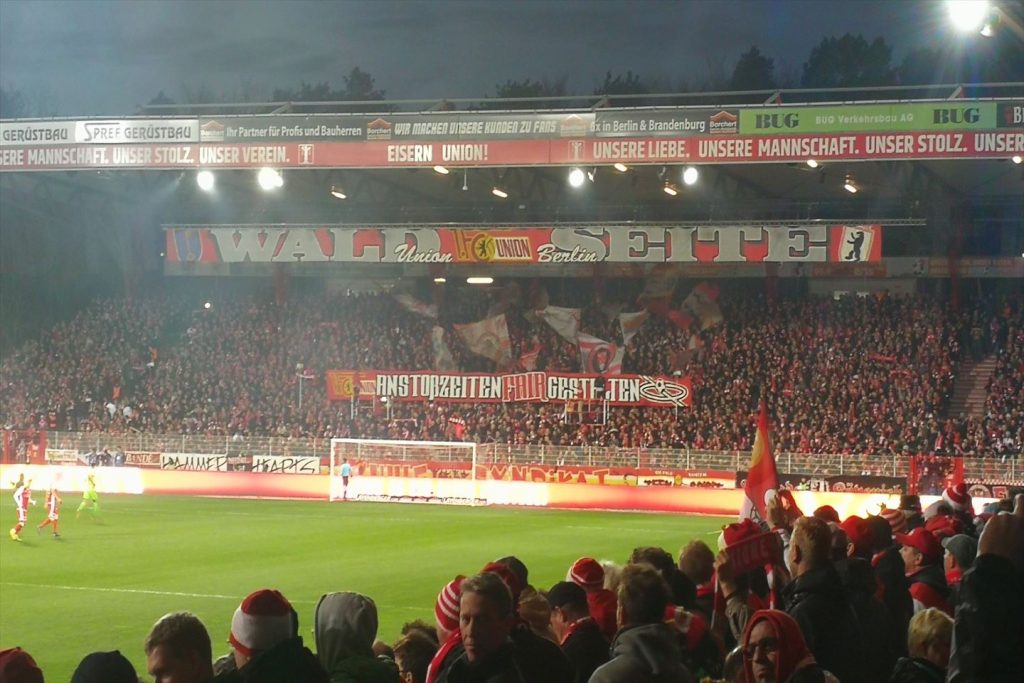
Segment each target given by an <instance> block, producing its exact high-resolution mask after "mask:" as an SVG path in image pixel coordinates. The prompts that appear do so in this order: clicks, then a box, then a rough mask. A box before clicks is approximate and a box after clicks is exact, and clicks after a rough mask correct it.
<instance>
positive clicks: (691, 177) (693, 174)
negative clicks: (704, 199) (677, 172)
mask: <svg viewBox="0 0 1024 683" xmlns="http://www.w3.org/2000/svg"><path fill="white" fill-rule="evenodd" d="M699 179H700V171H698V170H697V168H696V167H695V166H687V167H686V170H684V171H683V182H684V183H686V184H687V185H693V184H694V183H696V182H697V180H699Z"/></svg>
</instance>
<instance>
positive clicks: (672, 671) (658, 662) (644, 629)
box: [590, 624, 693, 683]
mask: <svg viewBox="0 0 1024 683" xmlns="http://www.w3.org/2000/svg"><path fill="white" fill-rule="evenodd" d="M611 655H612V659H611V661H610V662H608V663H607V664H604V665H603V666H600V667H598V669H597V671H595V672H594V675H593V676H591V677H590V683H693V676H692V675H691V674H690V672H689V671H688V670H687V669H686V667H685V666H683V664H682V661H681V659H680V658H681V653H680V651H679V645H678V643H677V641H676V637H675V634H674V633H673V631H672V628H671V627H669V626H666V625H665V624H643V625H641V626H630V627H626V628H624V629H622V630H621V631H619V634H618V635H617V636H616V637H615V640H614V641H613V642H612V650H611Z"/></svg>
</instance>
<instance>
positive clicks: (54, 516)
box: [36, 486, 60, 538]
mask: <svg viewBox="0 0 1024 683" xmlns="http://www.w3.org/2000/svg"><path fill="white" fill-rule="evenodd" d="M59 520H60V496H59V495H57V487H56V486H53V487H51V488H50V492H49V493H47V494H46V519H44V520H43V522H42V524H40V525H39V526H37V527H36V533H41V532H42V530H43V527H44V526H47V525H51V526H53V537H54V538H60V534H59V533H57V522H58V521H59Z"/></svg>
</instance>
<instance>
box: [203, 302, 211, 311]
mask: <svg viewBox="0 0 1024 683" xmlns="http://www.w3.org/2000/svg"><path fill="white" fill-rule="evenodd" d="M212 307H213V304H211V303H210V302H209V301H207V302H206V303H205V304H203V308H205V309H206V310H210V308H212Z"/></svg>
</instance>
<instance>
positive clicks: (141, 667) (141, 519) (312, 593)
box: [0, 491, 732, 681]
mask: <svg viewBox="0 0 1024 683" xmlns="http://www.w3.org/2000/svg"><path fill="white" fill-rule="evenodd" d="M34 495H35V498H36V499H37V500H40V498H41V495H42V494H41V492H39V491H36V492H35V494H34ZM79 501H80V499H79V498H78V497H76V496H74V495H71V494H69V495H67V496H65V498H64V505H63V508H62V511H61V512H62V514H61V526H60V531H61V536H62V537H61V538H60V539H53V538H51V537H50V534H49V530H48V529H44V533H43V534H42V535H37V534H36V531H35V525H37V524H38V523H39V522H41V521H42V520H43V518H44V514H43V511H42V505H41V502H42V501H41V500H40V505H38V506H36V507H32V508H30V509H29V524H28V526H26V528H25V529H24V530H23V531H22V534H21V535H22V538H23V539H24V540H23V541H22V542H21V543H16V542H14V541H12V540H11V539H10V538H9V537H8V535H7V529H8V528H10V527H11V526H13V524H14V521H15V518H16V515H15V511H14V503H13V501H12V500H10V496H8V495H4V496H3V505H2V507H0V511H2V520H3V527H2V528H3V536H2V537H0V648H6V647H14V646H21V647H23V648H25V649H26V650H27V651H28V652H30V653H31V654H32V655H33V656H34V657H35V659H36V661H37V662H38V663H39V665H40V667H41V668H42V669H43V673H44V675H45V677H46V680H48V681H61V680H68V679H70V678H71V673H72V672H73V671H74V668H75V667H76V666H77V664H78V662H79V661H80V660H81V658H82V657H83V656H84V655H86V654H87V653H89V652H93V651H96V650H114V649H118V650H121V652H122V653H124V654H125V655H126V656H127V657H128V658H129V659H130V660H131V661H132V663H133V664H134V665H135V668H136V671H137V672H138V673H140V674H142V675H143V678H144V679H145V678H147V677H146V676H145V657H144V654H143V650H142V641H143V638H145V636H146V633H147V632H148V631H149V627H150V626H151V625H152V624H153V622H154V621H156V619H157V618H159V617H160V616H161V615H163V614H165V613H167V612H171V611H175V610H189V611H191V612H194V613H195V614H197V615H198V616H199V617H200V618H201V619H202V620H203V622H204V623H205V624H206V626H207V628H208V629H209V631H210V636H211V638H212V640H213V649H214V656H219V655H221V654H225V653H227V651H228V645H227V636H228V631H229V628H230V623H231V615H232V613H233V612H234V610H235V608H236V607H237V606H238V603H239V602H240V601H241V599H242V598H243V597H244V596H245V595H246V594H248V593H249V592H251V591H253V590H255V589H257V588H264V587H271V588H277V589H279V590H281V592H283V593H284V595H285V596H286V597H287V598H288V599H289V600H290V601H291V602H292V604H293V606H294V607H295V609H296V610H297V611H298V613H299V624H300V629H301V634H302V636H303V639H304V640H305V642H306V644H307V645H308V646H309V647H310V649H311V650H312V649H315V648H314V646H313V635H312V627H313V608H314V606H315V605H316V601H317V599H318V598H319V597H320V596H321V595H322V594H323V593H328V592H332V591H343V590H349V591H357V592H360V593H365V594H366V595H369V596H370V597H372V598H373V599H374V601H376V603H377V608H378V610H379V613H380V631H379V633H378V636H379V637H380V638H381V639H382V640H384V641H386V642H388V643H393V642H394V641H395V640H397V638H398V635H399V629H400V627H401V625H402V624H403V623H404V622H406V621H409V620H412V619H425V620H427V621H429V622H430V623H433V606H434V600H435V598H436V597H437V593H438V591H439V590H440V588H441V587H442V586H443V585H444V584H445V583H446V582H447V581H449V580H450V579H451V578H452V577H454V576H455V575H456V574H467V575H469V574H473V573H476V572H477V571H479V570H480V568H481V567H482V566H483V565H484V564H485V563H487V562H488V561H490V560H494V559H497V558H499V557H502V556H505V555H516V556H518V557H519V558H520V559H522V560H523V561H524V562H525V563H526V565H527V567H528V568H529V570H530V583H531V584H533V585H535V586H537V587H538V588H549V587H550V586H551V584H553V583H554V582H556V581H560V580H563V579H564V578H565V573H566V570H567V569H568V567H569V565H570V564H571V563H572V562H573V561H574V560H575V559H576V558H577V557H579V556H581V555H592V556H594V557H597V558H601V559H605V558H607V559H612V560H615V561H617V562H620V563H622V562H624V561H625V560H626V559H627V557H628V556H629V553H630V552H631V551H632V549H633V548H634V547H637V546H641V545H654V546H660V547H663V548H665V549H666V550H668V551H669V552H670V553H672V554H673V556H675V555H676V554H677V553H678V550H679V548H680V547H681V546H682V545H684V544H685V543H687V542H688V541H690V540H691V539H694V538H701V539H704V540H705V541H706V542H708V543H709V545H712V547H713V546H714V541H715V536H714V535H713V534H714V533H715V532H716V531H717V530H718V529H720V528H721V525H722V524H724V523H727V522H729V521H732V520H728V519H722V518H717V517H690V516H681V515H654V514H639V513H637V514H634V513H621V512H579V511H559V510H524V509H510V508H463V507H447V506H433V505H430V506H428V505H399V504H383V503H352V502H349V503H328V502H326V501H324V502H316V501H278V500H238V499H219V498H182V497H169V496H161V497H155V496H113V495H101V499H100V503H101V505H102V508H101V513H100V516H99V517H98V518H96V519H92V518H91V517H90V516H89V514H88V513H83V514H82V518H81V519H75V508H76V507H77V506H78V503H79Z"/></svg>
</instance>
